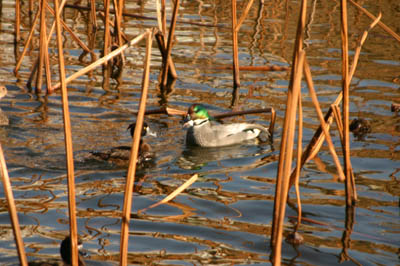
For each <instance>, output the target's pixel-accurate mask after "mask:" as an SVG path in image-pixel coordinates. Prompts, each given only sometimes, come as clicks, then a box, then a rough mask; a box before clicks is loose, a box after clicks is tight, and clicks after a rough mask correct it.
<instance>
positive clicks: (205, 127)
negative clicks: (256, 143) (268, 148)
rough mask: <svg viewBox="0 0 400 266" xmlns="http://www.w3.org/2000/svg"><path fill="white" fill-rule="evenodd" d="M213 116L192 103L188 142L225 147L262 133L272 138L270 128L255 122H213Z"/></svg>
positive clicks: (188, 143)
mask: <svg viewBox="0 0 400 266" xmlns="http://www.w3.org/2000/svg"><path fill="white" fill-rule="evenodd" d="M211 120H213V118H212V117H211V116H210V115H209V114H208V111H207V109H206V108H205V107H204V106H203V105H200V104H192V105H191V106H190V107H189V109H188V112H187V115H186V119H185V121H186V122H185V123H184V125H183V127H184V128H187V133H186V144H187V145H189V146H200V147H206V148H210V147H223V146H230V145H234V144H240V143H242V142H244V141H247V140H252V139H256V138H258V137H259V136H260V134H261V133H265V134H266V136H267V137H268V138H270V133H269V131H268V128H266V127H264V126H262V125H259V124H253V123H232V124H213V123H212V121H211Z"/></svg>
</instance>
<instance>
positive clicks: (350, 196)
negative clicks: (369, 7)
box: [340, 0, 356, 206]
mask: <svg viewBox="0 0 400 266" xmlns="http://www.w3.org/2000/svg"><path fill="white" fill-rule="evenodd" d="M340 16H341V30H340V32H341V37H342V91H343V105H342V112H343V142H344V145H342V147H343V156H344V159H343V161H344V172H345V175H346V185H345V188H346V203H347V205H348V206H350V205H352V204H353V203H354V202H355V200H356V199H355V196H354V190H353V187H352V185H351V171H352V170H351V162H350V135H349V115H350V111H349V105H350V89H349V87H350V83H349V40H348V25H347V0H341V2H340Z"/></svg>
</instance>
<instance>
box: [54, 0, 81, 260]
mask: <svg viewBox="0 0 400 266" xmlns="http://www.w3.org/2000/svg"><path fill="white" fill-rule="evenodd" d="M54 8H55V14H56V16H55V19H56V29H57V30H56V32H57V48H58V61H59V71H60V80H61V97H62V98H61V99H62V108H63V121H64V136H65V150H66V157H67V176H68V215H69V230H70V237H71V250H72V252H71V260H72V265H78V236H77V232H78V230H77V224H76V203H75V177H74V158H73V151H72V135H71V121H70V116H69V107H68V92H67V83H66V79H65V65H64V52H63V42H62V36H61V34H62V32H61V22H60V11H59V3H58V0H54Z"/></svg>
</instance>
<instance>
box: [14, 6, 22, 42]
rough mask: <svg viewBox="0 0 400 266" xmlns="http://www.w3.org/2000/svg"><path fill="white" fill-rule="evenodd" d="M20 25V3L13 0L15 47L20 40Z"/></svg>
mask: <svg viewBox="0 0 400 266" xmlns="http://www.w3.org/2000/svg"><path fill="white" fill-rule="evenodd" d="M20 24H21V3H20V1H19V0H15V45H16V46H17V44H18V43H19V40H20V38H21V37H20V35H21V34H20Z"/></svg>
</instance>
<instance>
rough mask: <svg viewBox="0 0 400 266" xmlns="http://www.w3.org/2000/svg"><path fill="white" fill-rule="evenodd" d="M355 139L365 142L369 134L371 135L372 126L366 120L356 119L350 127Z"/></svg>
mask: <svg viewBox="0 0 400 266" xmlns="http://www.w3.org/2000/svg"><path fill="white" fill-rule="evenodd" d="M349 129H350V131H351V132H353V135H354V137H357V138H358V139H359V140H363V139H364V138H365V136H366V135H367V134H368V133H371V124H370V123H369V121H368V120H366V119H364V118H354V119H353V121H351V123H350V125H349Z"/></svg>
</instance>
